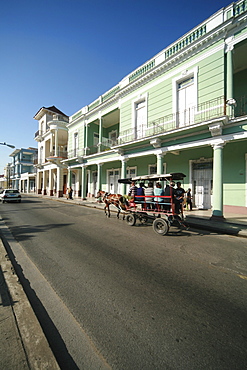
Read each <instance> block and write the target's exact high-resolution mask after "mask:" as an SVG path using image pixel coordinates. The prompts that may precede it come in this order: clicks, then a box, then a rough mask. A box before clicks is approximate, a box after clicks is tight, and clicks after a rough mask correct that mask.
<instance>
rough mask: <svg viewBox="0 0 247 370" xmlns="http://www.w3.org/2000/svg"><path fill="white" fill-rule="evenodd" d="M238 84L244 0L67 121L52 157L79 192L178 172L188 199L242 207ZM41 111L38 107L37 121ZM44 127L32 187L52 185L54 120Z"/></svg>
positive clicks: (243, 145) (245, 59)
mask: <svg viewBox="0 0 247 370" xmlns="http://www.w3.org/2000/svg"><path fill="white" fill-rule="evenodd" d="M246 89H247V2H246V1H242V0H241V1H238V2H235V3H231V4H230V5H229V6H226V7H225V8H222V9H220V10H219V11H218V12H216V13H215V14H213V15H212V16H211V17H210V18H208V19H206V20H205V21H204V22H202V23H201V24H200V25H199V26H197V27H195V28H194V29H192V30H191V31H190V32H188V33H187V34H185V35H183V36H182V37H181V38H180V39H178V40H177V41H176V42H174V43H173V44H171V45H169V46H167V47H166V48H165V49H164V50H162V51H161V52H160V53H158V54H157V55H155V56H154V57H153V58H151V59H150V60H148V61H147V62H146V63H144V64H143V65H142V66H140V67H138V68H137V69H136V70H134V71H133V72H132V73H130V74H129V75H127V76H126V77H124V78H123V79H122V80H121V81H120V82H119V83H118V84H117V85H116V86H114V87H113V88H112V89H110V90H109V91H107V92H105V93H103V94H102V95H101V96H99V97H98V98H97V99H95V101H93V102H92V103H91V104H89V105H87V106H85V107H83V108H81V109H80V110H79V111H78V112H76V113H75V114H73V115H72V116H71V117H70V118H69V122H66V121H65V122H66V123H65V125H64V126H63V130H64V131H63V132H64V137H66V134H67V131H66V129H67V130H68V158H67V159H65V160H61V161H60V162H59V166H66V169H65V168H64V169H62V171H63V173H64V174H65V173H67V169H68V177H67V178H66V180H67V183H68V185H71V186H72V187H73V188H74V194H75V195H78V196H82V197H83V198H85V197H89V196H94V195H95V194H96V192H97V190H98V189H102V190H105V191H108V192H119V193H122V194H126V191H127V190H126V185H124V184H119V183H118V179H119V178H125V177H131V176H133V175H145V174H161V173H166V172H183V173H185V174H186V178H185V184H184V187H185V188H186V189H187V188H189V187H190V188H191V189H192V194H193V203H194V206H195V207H197V208H202V209H210V208H212V215H213V216H214V217H222V216H223V213H224V208H223V206H224V207H225V210H226V209H227V210H228V211H231V210H232V211H234V212H236V211H237V212H238V213H241V212H242V213H247V175H246V173H247V100H246ZM48 110H49V109H48ZM45 112H46V110H45V108H43V111H42V110H41V111H39V112H38V113H37V115H36V116H37V118H36V119H39V121H40V124H41V121H42V117H45ZM48 126H49V127H48V133H47V134H46V135H48V136H46V138H45V140H46V146H45V147H44V145H43V144H42V143H44V142H45V141H44V137H43V136H42V141H40V143H39V147H40V149H41V145H43V152H44V151H45V152H46V154H45V155H44V156H43V163H42V166H43V170H42V171H43V172H42V174H43V175H42V176H43V179H42V181H41V178H40V180H39V184H40V185H39V191H41V184H43V191H44V192H45V191H47V189H48V188H49V189H50V192H51V193H52V192H53V188H54V185H53V184H54V181H53V180H52V168H53V167H52V166H53V164H52V163H54V159H53V157H52V156H49V155H48V152H49V151H51V150H53V148H54V147H55V148H58V144H54V143H55V141H54V140H55V139H54V137H55V133H56V131H54V129H53V130H51V129H50V127H54V125H53V124H52V123H49V124H48ZM55 127H58V124H56V125H55ZM40 130H41V127H40ZM65 132H66V134H65ZM52 133H53V135H52ZM48 137H49V139H48ZM56 137H57V141H56V143H58V135H57V136H56ZM52 138H53V139H52ZM40 140H41V137H40ZM48 140H49V141H48ZM52 140H53V141H52ZM54 145H55V146H54ZM63 145H66V144H65V141H64V142H63ZM53 146H54V147H53ZM44 158H46V159H45V163H44ZM55 158H57V155H55ZM61 159H62V158H61ZM55 162H56V164H57V159H55ZM54 165H55V164H54ZM56 168H58V167H56ZM59 168H60V167H59ZM61 168H63V167H61ZM49 171H51V172H49ZM54 171H57V169H56V170H55V167H54ZM45 172H47V174H45ZM52 181H53V182H52ZM61 182H62V178H61V179H60V183H61ZM48 185H49V186H48ZM57 188H58V187H57ZM59 189H60V190H61V189H62V188H61V185H60V188H59Z"/></svg>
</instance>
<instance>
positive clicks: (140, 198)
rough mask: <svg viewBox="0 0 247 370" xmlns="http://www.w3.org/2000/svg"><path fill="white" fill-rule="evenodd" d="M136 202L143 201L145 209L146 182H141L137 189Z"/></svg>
mask: <svg viewBox="0 0 247 370" xmlns="http://www.w3.org/2000/svg"><path fill="white" fill-rule="evenodd" d="M136 195H137V197H136V203H141V205H142V210H143V209H144V201H145V198H144V195H145V192H144V183H143V182H140V184H139V188H137V190H136Z"/></svg>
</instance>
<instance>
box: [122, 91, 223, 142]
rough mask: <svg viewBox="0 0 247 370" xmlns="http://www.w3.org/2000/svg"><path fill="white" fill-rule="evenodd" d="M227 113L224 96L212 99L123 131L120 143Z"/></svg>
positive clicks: (191, 124) (187, 125)
mask: <svg viewBox="0 0 247 370" xmlns="http://www.w3.org/2000/svg"><path fill="white" fill-rule="evenodd" d="M225 114H226V106H225V100H224V97H223V96H222V97H219V98H216V99H212V100H210V101H207V102H205V103H202V104H198V105H197V106H194V107H190V108H188V109H185V110H183V111H181V112H176V113H173V114H169V115H167V116H164V117H160V118H158V119H156V120H154V121H151V122H149V123H148V124H147V125H143V126H140V127H138V128H136V129H129V130H124V131H121V132H120V134H119V137H118V144H124V143H127V142H131V141H134V140H138V139H143V138H148V137H151V136H154V135H159V134H162V133H166V132H169V131H172V130H176V129H179V128H182V127H189V126H193V125H195V124H198V123H200V122H204V121H209V120H212V119H214V118H217V117H221V116H223V115H225Z"/></svg>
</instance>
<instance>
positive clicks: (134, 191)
mask: <svg viewBox="0 0 247 370" xmlns="http://www.w3.org/2000/svg"><path fill="white" fill-rule="evenodd" d="M136 195H137V186H136V183H135V181H132V183H131V187H130V189H129V193H128V196H129V197H131V199H130V200H131V201H135V196H136Z"/></svg>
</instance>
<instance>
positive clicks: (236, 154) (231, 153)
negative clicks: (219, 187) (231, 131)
mask: <svg viewBox="0 0 247 370" xmlns="http://www.w3.org/2000/svg"><path fill="white" fill-rule="evenodd" d="M246 153H247V148H246V142H244V141H243V142H238V143H228V144H226V145H225V147H224V151H223V163H224V167H223V183H224V204H225V205H234V206H242V207H243V206H245V205H246V204H245V196H244V194H245V187H246V184H245V181H246V167H245V166H246V162H245V154H246Z"/></svg>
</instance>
